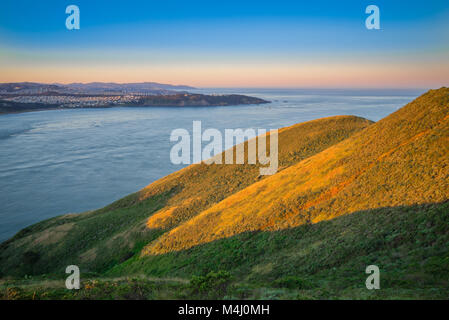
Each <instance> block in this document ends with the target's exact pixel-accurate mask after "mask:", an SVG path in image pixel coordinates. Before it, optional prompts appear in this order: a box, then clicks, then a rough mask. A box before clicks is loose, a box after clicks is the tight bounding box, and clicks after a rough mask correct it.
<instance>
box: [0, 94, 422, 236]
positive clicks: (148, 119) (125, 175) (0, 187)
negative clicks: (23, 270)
mask: <svg viewBox="0 0 449 320" xmlns="http://www.w3.org/2000/svg"><path fill="white" fill-rule="evenodd" d="M198 92H203V93H241V94H247V95H252V96H256V97H260V98H263V99H266V100H269V101H271V103H270V104H265V105H247V106H231V107H183V108H159V107H157V108H155V107H151V108H144V107H133V108H111V109H78V110H56V111H41V112H30V113H22V114H10V115H0V241H2V240H5V239H7V238H8V237H11V236H12V235H14V234H15V233H16V232H17V231H19V230H20V229H22V228H24V227H26V226H28V225H30V224H33V223H35V222H38V221H41V220H44V219H47V218H50V217H54V216H57V215H60V214H65V213H75V212H83V211H87V210H92V209H97V208H100V207H103V206H105V205H107V204H109V203H111V202H113V201H114V200H117V199H119V198H121V197H123V196H126V195H128V194H130V193H133V192H135V191H138V190H139V189H141V188H143V187H144V186H146V185H148V184H149V183H151V182H153V181H155V180H157V179H159V178H161V177H163V176H165V175H167V174H169V173H171V172H174V171H176V170H179V169H181V168H182V167H184V165H173V164H172V163H171V162H170V149H171V147H172V146H173V145H174V143H173V142H170V140H169V137H170V133H171V131H172V130H174V129H177V128H184V129H187V130H188V131H189V132H192V121H194V120H200V121H201V122H202V127H203V130H204V129H206V128H216V129H219V130H224V129H225V128H229V129H235V128H242V129H246V128H255V129H257V128H265V129H274V128H280V127H284V126H289V125H292V124H295V123H298V122H303V121H308V120H312V119H318V118H321V117H328V116H333V115H357V116H361V117H365V118H367V119H370V120H374V121H378V120H379V119H381V118H383V117H385V116H387V115H388V114H390V113H392V112H394V111H396V110H397V109H399V108H400V107H402V106H403V105H405V104H406V103H408V102H410V101H411V100H413V99H414V98H416V97H418V96H419V95H420V94H422V93H423V92H424V90H318V89H317V90H306V89H304V90H292V89H283V90H280V89H263V90H262V89H226V90H225V89H207V90H199V91H198ZM222 132H224V131H222ZM299 138H300V137H299Z"/></svg>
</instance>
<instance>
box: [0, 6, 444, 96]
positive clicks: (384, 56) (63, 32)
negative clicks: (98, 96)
mask: <svg viewBox="0 0 449 320" xmlns="http://www.w3.org/2000/svg"><path fill="white" fill-rule="evenodd" d="M70 4H75V5H77V6H78V7H79V8H80V22H81V23H80V27H81V28H80V29H79V30H67V29H66V27H65V20H66V18H67V16H68V15H67V14H66V13H65V8H66V7H67V6H68V5H70ZM371 4H374V5H377V6H378V7H379V8H380V14H381V16H380V23H381V29H380V30H368V29H366V27H365V20H366V18H367V17H368V14H366V13H365V9H366V7H367V6H368V5H371ZM15 81H36V82H48V83H53V82H62V83H68V82H91V81H111V82H112V81H113V82H141V81H156V82H164V83H173V84H187V85H193V86H198V87H328V88H344V87H354V88H355V87H376V88H378V87H385V88H387V87H394V88H407V87H410V88H437V87H441V86H449V1H448V0H426V1H414V0H411V1H403V0H382V1H378V0H373V1H364V0H359V1H355V0H345V1H344V0H341V1H336V0H313V1H310V0H308V1H301V0H295V1H284V0H276V1H274V0H273V1H264V0H257V1H249V0H247V1H245V0H239V1H235V0H223V1H216V0H207V1H196V0H183V1H177V0H170V1H165V0H164V1H162V0H159V1H153V0H142V1H137V0H127V1H102V0H101V1H95V0H68V1H65V0H54V1H45V0H43V1H36V0H21V1H18V0H2V1H1V2H0V82H15Z"/></svg>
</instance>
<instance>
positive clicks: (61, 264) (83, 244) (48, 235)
mask: <svg viewBox="0 0 449 320" xmlns="http://www.w3.org/2000/svg"><path fill="white" fill-rule="evenodd" d="M370 124H371V122H370V121H368V120H365V119H361V118H357V117H351V116H345V117H332V118H326V119H321V120H316V121H310V122H306V123H303V124H299V125H294V126H292V127H288V128H284V129H281V130H280V132H279V146H280V147H279V161H280V166H282V167H284V168H286V167H288V166H290V165H292V164H295V163H297V162H299V161H301V160H303V159H305V158H307V157H309V156H311V155H314V154H316V153H318V152H320V151H322V150H324V149H326V148H328V147H329V146H331V145H333V144H335V143H337V142H340V141H342V140H344V139H345V138H347V137H349V136H350V135H352V134H354V133H355V132H358V131H360V130H362V129H364V128H366V127H367V126H369V125H370ZM261 179H264V178H263V177H260V176H259V167H258V166H257V165H205V164H198V165H192V166H189V167H187V168H185V169H183V170H181V171H178V172H175V173H173V174H171V175H169V176H167V177H165V178H163V179H161V180H158V181H156V182H155V183H153V184H151V185H150V186H148V187H147V188H145V189H143V190H142V191H141V192H138V193H135V194H132V195H130V196H128V197H126V198H124V199H122V200H119V201H117V202H115V203H113V204H112V205H110V206H108V207H105V208H103V209H100V210H97V211H92V212H87V213H83V214H75V215H64V216H60V217H56V218H53V219H49V220H46V221H43V222H41V223H38V224H35V225H33V226H30V227H28V228H25V229H24V230H22V231H20V232H19V233H18V234H17V235H16V236H15V237H13V238H12V239H10V240H9V241H6V242H4V243H3V244H1V245H0V273H1V274H3V275H12V276H23V275H26V274H28V275H30V274H42V273H49V272H64V270H65V269H64V268H65V267H66V266H67V265H69V264H77V265H79V266H80V267H81V268H82V269H84V270H85V271H90V272H104V271H106V270H108V269H110V268H111V267H113V266H115V265H116V264H120V263H122V262H124V261H126V260H127V259H129V258H131V257H132V256H134V255H139V254H140V251H141V249H142V247H143V246H145V245H146V244H148V243H149V242H151V241H152V240H154V239H156V238H157V237H159V236H160V235H161V234H162V233H164V232H165V231H166V230H169V229H170V228H172V227H175V226H177V225H178V224H180V223H182V222H184V221H186V220H188V219H190V218H192V217H193V216H195V215H196V214H197V213H199V212H201V210H204V209H207V208H208V207H210V206H212V205H214V204H215V203H217V202H219V201H221V200H222V199H225V198H226V197H228V196H229V195H231V194H233V193H236V192H238V191H239V190H241V189H243V188H245V187H247V186H248V185H250V184H252V183H254V181H258V180H261ZM147 225H148V226H149V227H150V228H149V227H147Z"/></svg>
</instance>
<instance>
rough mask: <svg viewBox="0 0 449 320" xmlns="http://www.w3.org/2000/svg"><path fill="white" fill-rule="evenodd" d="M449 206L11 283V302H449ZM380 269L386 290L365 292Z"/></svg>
mask: <svg viewBox="0 0 449 320" xmlns="http://www.w3.org/2000/svg"><path fill="white" fill-rule="evenodd" d="M448 244H449V202H445V203H441V204H429V205H420V206H410V207H397V208H381V209H376V210H369V211H364V212H358V213H355V214H352V215H347V216H343V217H340V218H336V219H333V220H330V221H323V222H320V223H317V224H309V225H303V226H300V227H297V228H294V229H288V230H282V231H275V232H263V231H258V232H251V233H244V234H240V235H238V236H234V237H232V238H227V239H222V240H218V241H215V242H212V243H209V244H205V245H201V246H197V247H194V248H191V249H189V250H186V251H180V252H173V253H169V254H165V255H158V256H148V257H144V258H140V257H139V255H138V254H136V255H135V256H134V257H132V258H130V259H128V260H127V261H125V262H123V263H121V264H118V265H116V266H114V267H112V268H111V269H109V270H107V271H105V272H102V273H98V274H92V273H83V270H81V271H82V277H83V282H82V288H81V290H76V291H70V290H67V289H65V287H64V281H63V280H62V279H61V278H62V277H63V276H65V274H64V272H63V271H62V272H61V273H59V274H48V275H44V276H43V275H40V276H34V277H33V276H26V277H23V278H22V279H17V278H16V279H9V280H6V279H4V280H3V281H2V282H1V283H0V297H1V298H3V299H5V298H7V299H191V298H197V299H449V291H448V290H447V289H448V288H449V246H448ZM371 264H374V265H377V266H379V268H380V271H381V289H380V290H374V291H370V290H367V289H366V288H365V279H366V277H367V275H366V274H365V268H366V267H367V266H368V265H371Z"/></svg>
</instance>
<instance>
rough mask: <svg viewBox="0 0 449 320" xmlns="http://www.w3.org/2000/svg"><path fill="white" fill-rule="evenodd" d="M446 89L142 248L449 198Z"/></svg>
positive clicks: (158, 249)
mask: <svg viewBox="0 0 449 320" xmlns="http://www.w3.org/2000/svg"><path fill="white" fill-rule="evenodd" d="M448 139H449V89H447V88H443V89H440V90H431V91H430V92H428V93H426V94H424V95H423V96H421V97H419V98H418V99H416V100H415V101H413V102H411V103H409V104H408V105H406V106H405V107H403V108H401V109H400V110H398V111H397V112H395V113H393V114H391V115H390V116H388V117H386V118H384V119H382V120H381V121H379V122H377V123H375V124H373V125H372V126H369V127H368V128H366V129H365V130H363V131H360V132H358V133H356V134H354V135H353V136H351V137H349V138H348V139H346V140H344V141H342V142H340V143H338V144H336V145H334V146H332V147H330V148H328V149H326V150H324V151H322V152H320V153H318V154H316V155H314V156H311V157H309V158H307V159H305V160H303V161H300V162H299V163H297V164H295V165H292V166H290V167H289V168H287V169H285V170H283V171H282V172H278V173H276V174H274V175H272V176H270V177H267V178H266V179H264V180H262V181H259V182H257V183H254V184H252V185H250V186H248V187H247V188H245V189H243V190H241V191H239V192H237V193H235V194H233V195H231V196H229V197H227V198H226V199H224V200H223V201H221V202H219V203H217V204H216V205H214V206H212V207H210V208H208V209H206V210H204V211H203V212H201V213H200V214H198V215H196V216H195V217H194V218H192V219H190V220H189V221H187V222H185V223H183V224H181V225H179V226H178V227H176V228H175V229H173V230H171V231H170V232H167V233H165V234H164V235H163V236H161V237H160V238H158V239H157V240H156V241H154V242H153V243H151V244H150V245H149V246H147V247H146V248H145V251H144V252H145V254H163V253H167V252H170V251H174V250H183V249H187V248H190V247H192V246H195V245H199V244H202V243H207V242H210V241H214V240H217V239H221V238H226V237H229V236H233V235H236V234H239V233H242V232H245V231H255V230H280V229H285V228H291V227H296V226H299V225H301V224H304V223H308V222H314V223H316V222H319V221H322V220H326V219H332V218H335V217H337V216H340V215H344V214H350V213H353V212H356V211H361V210H368V209H375V208H381V207H386V206H400V205H413V204H419V203H435V202H440V201H445V200H447V199H449V157H448V154H449V140H448Z"/></svg>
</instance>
